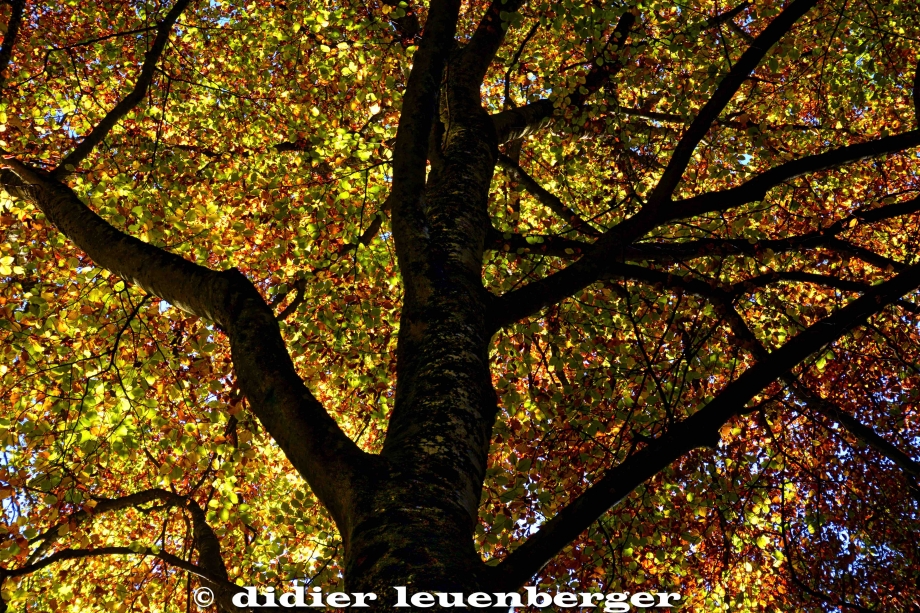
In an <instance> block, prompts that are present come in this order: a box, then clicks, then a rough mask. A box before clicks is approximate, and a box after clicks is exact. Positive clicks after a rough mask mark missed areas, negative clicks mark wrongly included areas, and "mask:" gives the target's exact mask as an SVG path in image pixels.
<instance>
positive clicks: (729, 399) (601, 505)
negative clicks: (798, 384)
mask: <svg viewBox="0 0 920 613" xmlns="http://www.w3.org/2000/svg"><path fill="white" fill-rule="evenodd" d="M918 286H920V264H914V265H912V266H909V267H907V268H905V269H904V271H903V272H901V273H899V274H898V275H896V276H894V277H893V278H891V279H890V280H888V281H886V282H884V283H882V284H880V285H876V286H872V288H871V289H870V290H868V291H867V292H866V293H865V294H864V295H863V296H862V297H860V298H857V299H855V300H853V301H852V302H850V303H849V304H848V305H846V306H845V307H843V308H841V309H840V310H839V311H837V312H836V313H834V314H832V315H830V316H829V317H827V318H825V319H823V320H821V321H819V322H818V323H816V324H814V325H812V326H810V327H808V328H806V329H805V330H804V331H802V332H801V333H799V334H798V335H797V336H796V337H794V338H793V339H792V340H790V341H789V342H787V343H786V344H785V345H783V346H782V347H780V348H778V349H776V350H775V351H773V352H772V353H770V354H769V356H768V357H766V358H765V359H763V360H761V361H760V362H758V363H757V364H755V365H754V366H752V367H751V368H749V369H748V370H747V371H745V372H744V373H743V374H742V375H741V376H740V377H738V378H737V379H735V380H734V381H733V382H731V383H729V384H728V385H727V386H726V387H725V388H724V389H723V390H722V391H721V392H720V393H719V394H718V395H717V396H716V397H715V399H714V400H712V401H711V402H710V403H708V404H707V405H706V406H704V407H703V408H701V409H700V410H699V411H697V412H696V413H694V414H693V415H691V416H690V417H688V418H686V419H685V420H683V421H682V422H680V423H678V424H676V425H674V426H672V427H671V428H669V429H668V430H667V431H666V432H665V433H664V434H663V435H661V436H660V437H658V438H656V439H655V440H654V442H653V443H650V444H648V445H647V446H646V447H644V448H643V449H641V450H640V451H638V452H636V453H634V454H633V455H631V456H629V457H628V458H626V459H625V460H624V461H623V462H621V463H620V464H619V465H618V466H616V467H614V468H611V469H610V470H608V471H607V472H606V474H605V475H604V476H603V477H602V478H601V479H600V480H598V481H597V482H595V483H594V484H593V485H592V486H591V487H589V488H588V489H587V490H586V491H585V492H584V493H582V494H581V495H580V496H578V497H577V498H575V499H574V500H572V501H571V502H570V503H569V504H567V505H566V506H565V507H564V508H563V509H562V510H561V511H560V512H559V513H558V514H557V515H556V516H555V517H553V518H552V519H550V520H549V521H547V522H546V523H544V524H543V525H542V526H541V527H540V531H539V532H537V533H536V534H534V535H533V536H531V537H530V538H529V539H528V540H527V541H526V542H524V543H523V544H522V545H521V546H520V547H518V548H517V549H515V550H514V551H513V552H512V553H511V554H509V555H508V557H507V558H505V560H504V561H503V562H502V563H501V564H499V565H498V566H497V567H496V569H495V579H494V585H495V587H496V588H498V589H501V590H508V591H511V590H517V589H519V588H520V586H521V585H523V584H524V583H526V582H527V581H528V580H529V579H530V578H531V577H532V576H533V575H535V574H536V573H537V572H539V570H540V569H541V568H542V567H543V566H544V565H545V564H546V563H547V562H548V561H549V560H550V559H552V558H553V557H554V556H555V555H556V554H558V553H559V552H560V551H561V550H562V549H563V548H564V547H565V546H566V545H567V544H568V543H569V542H571V541H572V540H573V539H575V538H576V537H577V536H578V535H579V534H581V532H583V531H584V530H586V529H587V528H588V527H589V526H590V525H591V524H592V523H594V522H595V521H596V520H597V518H598V517H600V516H601V515H602V514H603V513H605V512H606V511H607V510H608V509H609V508H610V507H612V506H613V505H615V504H617V503H619V502H620V501H621V500H623V499H624V498H625V497H626V496H628V495H629V494H630V493H631V492H632V491H633V490H634V489H635V488H636V487H638V486H639V485H641V484H642V483H644V482H645V481H646V480H648V479H649V478H651V477H652V476H654V475H655V474H657V473H658V472H659V471H661V470H663V469H664V468H665V467H667V466H668V465H669V464H671V463H672V462H673V461H675V460H677V459H678V458H680V457H681V456H683V455H684V454H685V453H687V452H689V451H690V450H692V449H695V448H698V447H715V446H716V444H717V443H718V440H719V429H720V428H721V426H722V425H723V424H725V423H726V422H727V421H728V420H729V419H731V418H732V417H734V416H735V415H737V414H739V413H741V412H743V411H744V409H745V406H746V405H747V403H748V402H749V401H750V400H751V399H753V398H754V397H755V396H756V395H758V394H759V393H761V392H762V390H764V389H765V388H766V387H767V386H768V385H770V383H772V382H773V381H775V380H776V379H777V378H778V377H780V376H782V375H783V374H785V373H787V372H790V371H791V370H792V369H793V368H795V366H797V365H798V364H799V363H801V362H802V361H803V360H805V359H806V358H807V357H808V356H810V355H812V354H813V353H814V352H816V351H818V350H820V349H821V348H822V347H824V346H825V345H827V344H828V343H831V342H833V341H835V340H836V339H838V338H840V336H842V335H843V334H845V333H846V332H848V331H849V330H852V329H854V328H856V327H858V326H860V325H863V324H864V323H865V322H866V321H867V320H868V319H869V318H870V317H871V316H873V315H874V314H876V313H878V312H879V311H880V310H881V309H883V308H885V307H886V306H888V305H890V304H892V303H894V302H896V301H897V300H898V299H899V298H900V297H901V296H903V295H904V294H906V293H908V292H911V291H913V290H915V289H916V288H917V287H918Z"/></svg>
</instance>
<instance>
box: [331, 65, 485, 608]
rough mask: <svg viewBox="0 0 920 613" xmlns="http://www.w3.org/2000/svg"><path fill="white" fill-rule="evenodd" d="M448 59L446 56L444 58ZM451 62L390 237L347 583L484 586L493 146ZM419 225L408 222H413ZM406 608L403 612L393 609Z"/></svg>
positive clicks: (475, 100) (456, 588)
mask: <svg viewBox="0 0 920 613" xmlns="http://www.w3.org/2000/svg"><path fill="white" fill-rule="evenodd" d="M455 57H456V55H455ZM456 64H457V62H456V61H454V62H451V63H450V64H449V65H448V68H447V70H446V74H447V75H451V74H452V73H453V74H454V75H457V77H448V78H446V79H445V81H446V83H445V85H444V87H443V88H442V92H441V97H440V103H439V108H440V113H439V115H440V118H439V120H436V121H435V127H434V129H432V131H431V133H432V137H431V142H430V143H429V151H430V153H429V157H430V159H431V170H430V172H429V175H428V180H427V183H426V187H425V190H424V193H423V195H422V198H421V202H419V203H410V206H409V207H404V208H410V209H411V208H416V210H418V211H419V213H420V215H419V216H418V217H417V218H416V220H415V223H416V227H415V228H414V229H415V230H416V231H415V232H414V233H412V236H413V240H411V241H403V242H402V243H401V244H398V245H397V255H398V257H399V259H400V270H401V271H402V274H403V281H404V287H405V290H404V292H405V293H404V296H403V311H402V320H401V322H400V330H399V338H398V346H397V377H398V379H397V387H396V399H395V406H394V410H393V415H392V418H391V420H390V427H389V430H388V433H387V438H386V441H385V443H384V448H383V453H382V454H381V456H382V459H383V460H384V462H382V464H384V465H385V466H383V467H382V472H383V474H381V475H379V477H378V480H377V482H376V483H377V484H376V485H375V486H372V491H369V492H366V493H365V495H358V496H357V497H356V498H357V499H359V500H364V501H366V502H365V504H363V505H362V507H361V510H360V511H359V512H358V514H357V515H358V516H357V517H355V518H354V520H353V521H352V522H351V529H350V531H349V532H350V533H349V539H348V540H349V547H348V553H347V554H346V570H345V580H346V585H347V586H348V590H349V591H372V592H375V593H376V594H378V596H379V597H380V598H381V599H386V600H385V602H387V603H388V604H384V605H382V606H383V609H382V610H387V608H388V607H390V606H391V605H392V603H393V600H392V599H393V598H395V591H394V590H393V587H394V586H408V588H409V591H410V593H411V592H413V591H440V592H462V593H464V594H467V595H468V594H470V593H472V592H477V591H485V590H487V585H488V580H487V578H486V574H487V573H486V571H487V570H488V567H487V566H485V564H484V563H483V562H482V560H481V558H480V556H479V554H478V552H477V551H476V550H475V547H474V541H473V531H474V528H475V525H476V522H477V521H478V517H479V502H480V497H481V494H482V484H483V480H484V477H485V470H486V463H487V457H488V451H489V445H490V441H491V433H492V425H493V423H494V421H495V414H496V411H497V404H496V394H495V390H494V389H493V387H492V380H491V375H490V371H489V362H488V346H489V342H490V339H491V336H492V331H491V328H490V324H489V320H488V307H489V304H490V298H491V294H490V293H489V292H488V291H487V290H486V289H485V288H484V287H483V284H482V260H483V251H484V246H485V239H486V234H487V231H488V229H489V223H490V222H489V217H488V211H487V204H488V194H489V186H490V183H491V180H492V174H493V172H494V167H495V159H496V152H497V145H496V139H495V132H494V129H493V127H492V122H491V120H490V118H489V116H488V114H487V112H486V111H485V110H484V109H483V108H482V106H481V103H480V100H479V94H478V88H469V87H465V86H464V85H465V84H464V83H462V82H460V79H459V78H458V77H459V75H460V74H461V73H460V70H459V68H457V67H456ZM419 225H420V226H421V227H418V226H419ZM398 610H401V611H403V610H406V609H398Z"/></svg>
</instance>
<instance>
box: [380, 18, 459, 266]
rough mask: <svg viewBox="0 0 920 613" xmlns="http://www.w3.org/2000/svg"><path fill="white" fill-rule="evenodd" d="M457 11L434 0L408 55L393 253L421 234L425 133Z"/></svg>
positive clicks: (396, 151)
mask: <svg viewBox="0 0 920 613" xmlns="http://www.w3.org/2000/svg"><path fill="white" fill-rule="evenodd" d="M459 11H460V2H459V0H434V1H433V2H432V3H431V7H430V9H429V11H428V20H427V22H426V23H425V33H424V34H423V35H422V41H421V43H420V44H419V47H418V50H417V51H416V52H415V55H414V56H413V58H412V72H411V73H410V74H409V79H408V82H407V84H406V93H405V95H404V96H403V106H402V110H401V112H400V117H399V127H398V128H397V131H396V143H395V145H394V148H393V188H392V191H391V193H390V197H389V198H388V200H389V201H390V202H391V203H392V210H393V234H394V238H395V239H396V243H397V250H398V251H397V253H399V252H400V250H401V248H402V247H406V246H407V245H406V243H410V242H415V241H414V239H417V238H418V237H419V236H421V235H422V228H423V226H424V216H423V214H422V211H421V206H420V199H421V196H422V191H423V189H424V187H425V173H426V164H427V161H428V136H429V134H430V132H431V125H432V122H433V121H434V118H435V114H436V112H437V100H438V92H439V90H440V87H441V76H442V74H443V72H444V67H445V65H446V64H447V58H448V55H449V54H450V52H451V50H452V49H453V46H454V32H455V31H456V27H457V18H458V15H459Z"/></svg>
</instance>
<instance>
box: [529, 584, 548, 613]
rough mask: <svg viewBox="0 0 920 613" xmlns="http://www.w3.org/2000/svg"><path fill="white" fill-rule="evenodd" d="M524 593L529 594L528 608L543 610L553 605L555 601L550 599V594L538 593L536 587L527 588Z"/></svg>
mask: <svg viewBox="0 0 920 613" xmlns="http://www.w3.org/2000/svg"><path fill="white" fill-rule="evenodd" d="M524 591H525V592H527V606H528V607H538V608H540V609H543V608H545V607H548V606H549V605H551V604H552V602H553V599H552V598H550V595H549V594H544V593H543V592H538V591H537V588H535V587H525V588H524Z"/></svg>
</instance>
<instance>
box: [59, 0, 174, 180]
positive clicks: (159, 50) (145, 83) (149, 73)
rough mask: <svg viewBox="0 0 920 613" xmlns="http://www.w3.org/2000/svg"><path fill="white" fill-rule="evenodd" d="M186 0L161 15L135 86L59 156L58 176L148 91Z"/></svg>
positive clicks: (87, 152)
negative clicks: (94, 125)
mask: <svg viewBox="0 0 920 613" xmlns="http://www.w3.org/2000/svg"><path fill="white" fill-rule="evenodd" d="M189 2H190V0H176V3H175V4H174V5H173V7H172V9H170V11H169V12H168V13H167V14H166V17H164V18H163V21H161V22H160V23H159V25H158V26H157V35H156V37H155V38H154V39H153V44H152V45H151V46H150V49H148V50H147V53H145V54H144V65H143V67H142V68H141V73H140V75H139V76H138V78H137V82H136V83H135V84H134V89H133V90H131V93H129V94H128V95H127V96H125V97H124V98H122V99H121V101H120V102H119V103H118V104H116V105H115V107H114V108H113V109H112V110H111V111H109V112H108V113H107V114H106V116H105V117H103V118H102V121H100V122H99V123H98V124H96V127H95V128H93V130H92V131H91V132H90V133H89V134H87V135H86V137H85V138H84V139H83V141H82V142H81V143H80V144H79V145H77V147H76V148H75V149H74V150H73V151H71V152H70V153H69V154H67V156H65V157H64V159H63V160H61V163H60V165H59V166H58V167H57V169H55V173H56V174H57V175H59V176H60V175H64V174H67V173H68V172H71V171H70V170H68V168H67V167H68V166H70V167H71V168H75V167H77V166H79V165H80V162H82V161H83V160H84V159H85V158H86V156H88V155H89V154H90V153H91V152H92V150H93V149H94V148H95V147H96V145H98V144H99V143H101V142H102V139H104V138H105V137H106V136H107V135H108V133H109V131H111V129H112V128H114V127H115V124H117V123H118V122H119V121H120V120H121V118H122V117H124V116H125V115H127V114H128V112H130V111H131V109H133V108H134V107H135V106H137V105H138V104H139V103H140V101H141V100H143V99H144V96H145V95H147V88H149V87H150V82H151V81H152V80H153V74H154V72H155V71H156V65H157V62H159V61H160V56H161V55H162V54H163V49H165V48H166V43H167V41H168V40H169V33H170V30H172V27H173V25H174V24H175V23H176V20H177V19H179V15H181V14H182V11H184V10H185V8H186V7H187V6H188V4H189Z"/></svg>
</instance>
